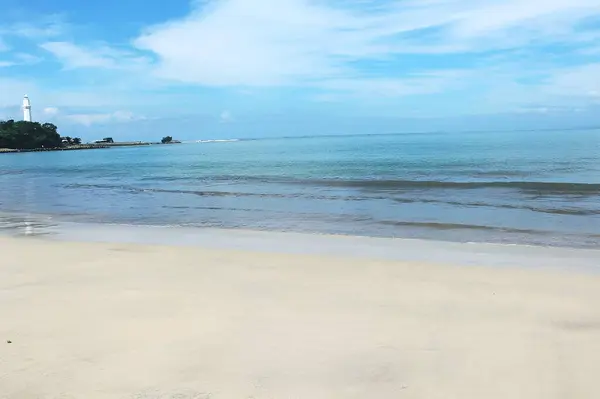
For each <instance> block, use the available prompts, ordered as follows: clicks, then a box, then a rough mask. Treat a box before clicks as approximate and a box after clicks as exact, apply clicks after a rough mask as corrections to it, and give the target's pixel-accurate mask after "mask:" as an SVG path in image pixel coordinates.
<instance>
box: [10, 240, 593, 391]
mask: <svg viewBox="0 0 600 399" xmlns="http://www.w3.org/2000/svg"><path fill="white" fill-rule="evenodd" d="M315 240H318V238H315ZM348 242H349V243H353V241H352V240H350V241H348ZM361 242H363V243H367V241H366V239H365V240H364V241H361ZM349 245H352V246H354V244H349ZM364 245H369V244H368V243H367V244H364ZM469 248H470V249H469V251H477V247H469ZM429 251H431V259H435V260H436V261H435V262H433V263H428V262H424V261H414V260H412V261H402V260H391V259H388V260H384V259H376V257H358V256H354V255H353V254H352V252H351V251H349V252H348V255H346V256H344V255H343V254H315V253H313V254H310V255H308V254H300V253H293V254H292V253H288V254H286V253H267V252H265V251H262V252H254V251H250V250H247V249H225V248H210V249H208V248H204V249H202V248H199V247H186V246H172V245H171V246H159V245H149V244H145V245H144V244H134V243H127V244H125V243H120V244H117V243H76V242H61V241H50V240H42V239H39V238H30V237H27V238H0V253H1V255H0V339H1V340H0V397H1V398H11V399H12V398H19V399H21V398H27V399H29V398H44V399H46V398H61V399H64V398H91V399H95V398H231V399H234V398H235V399H237V398H255V399H259V398H277V399H279V398H313V399H315V398H361V399H362V398H425V399H436V398H439V399H452V398H456V399H470V398H473V399H480V398H487V399H495V398H498V399H506V398H511V399H512V398H524V399H525V398H527V399H536V398H540V399H542V398H543V399H548V398H569V399H571V398H573V399H576V398H590V399H592V398H598V397H600V387H599V385H598V384H597V382H596V380H597V372H596V370H595V369H596V365H597V364H599V363H600V308H599V307H598V303H600V289H599V288H600V275H598V274H594V273H586V272H583V271H581V270H572V271H568V269H569V258H568V256H565V257H564V258H562V260H561V262H563V263H564V266H565V268H564V270H555V269H546V268H544V267H543V265H541V267H540V268H536V269H532V268H518V267H509V268H502V267H490V266H471V265H466V266H459V265H453V264H450V263H453V262H450V261H448V262H443V261H441V260H440V259H439V257H435V256H434V255H435V254H434V252H435V244H431V245H430V247H429ZM507 251H508V249H507ZM495 256H497V257H498V258H500V259H501V258H502V253H501V252H498V253H496V255H495ZM424 258H427V256H425V257H424ZM530 260H531V259H530ZM513 266H518V265H513ZM7 341H10V342H11V343H8V342H7Z"/></svg>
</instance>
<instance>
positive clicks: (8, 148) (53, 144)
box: [0, 120, 181, 153]
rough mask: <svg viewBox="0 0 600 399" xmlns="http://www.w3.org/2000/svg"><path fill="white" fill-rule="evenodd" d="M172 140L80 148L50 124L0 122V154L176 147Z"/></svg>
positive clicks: (105, 141) (77, 141)
mask: <svg viewBox="0 0 600 399" xmlns="http://www.w3.org/2000/svg"><path fill="white" fill-rule="evenodd" d="M179 143H181V141H178V140H173V137H171V136H166V137H163V138H162V140H161V141H160V142H144V141H127V142H116V141H114V140H113V138H112V137H105V138H104V139H102V140H97V141H95V142H94V143H89V144H82V143H81V139H80V138H79V137H73V138H71V137H69V136H66V137H61V135H60V134H59V133H58V128H57V126H56V125H54V124H52V123H43V124H41V123H39V122H27V121H14V120H7V121H0V153H10V152H32V151H64V150H86V149H96V148H110V147H123V146H145V145H152V144H179Z"/></svg>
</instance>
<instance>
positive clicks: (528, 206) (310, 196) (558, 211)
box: [64, 183, 600, 216]
mask: <svg viewBox="0 0 600 399" xmlns="http://www.w3.org/2000/svg"><path fill="white" fill-rule="evenodd" d="M64 187H65V188H70V189H106V190H121V191H126V192H129V193H131V194H144V193H159V194H188V195H194V196H199V197H233V198H249V197H255V198H265V199H266V198H273V199H294V198H302V199H304V200H317V201H340V202H353V201H393V202H395V203H397V204H434V205H451V206H456V207H485V208H499V209H514V210H524V211H531V212H536V213H547V214H555V215H566V216H594V215H600V209H597V208H593V209H590V208H578V207H567V206H565V207H543V206H540V204H535V203H529V202H522V203H513V204H511V203H497V202H485V201H460V200H452V199H450V198H448V199H444V198H420V197H413V198H399V197H395V196H393V195H390V196H387V195H370V194H365V195H351V194H337V195H336V194H333V193H332V194H315V193H312V192H291V193H281V192H280V193H264V192H242V191H217V190H182V189H166V188H148V187H146V188H142V187H135V186H130V185H119V184H114V185H113V184H93V183H90V184H88V183H75V184H68V185H65V186H64Z"/></svg>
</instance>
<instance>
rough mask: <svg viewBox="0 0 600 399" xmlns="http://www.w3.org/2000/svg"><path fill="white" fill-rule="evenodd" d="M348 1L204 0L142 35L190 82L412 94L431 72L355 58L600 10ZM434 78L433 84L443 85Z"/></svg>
mask: <svg viewBox="0 0 600 399" xmlns="http://www.w3.org/2000/svg"><path fill="white" fill-rule="evenodd" d="M344 3H345V7H341V4H343V3H342V2H336V1H331V0H330V1H319V2H315V1H309V0H277V1H273V0H253V1H249V0H220V1H214V0H213V1H202V2H199V3H197V7H196V9H195V10H194V11H193V12H192V13H191V14H190V15H189V16H187V17H186V18H183V19H178V20H173V21H170V22H168V23H165V24H161V25H157V26H154V27H150V28H149V29H147V31H146V32H145V33H144V34H142V35H141V36H140V37H138V38H137V39H136V40H135V41H134V44H135V45H136V46H137V47H138V48H140V49H143V50H147V51H151V52H153V53H154V54H156V56H157V57H158V59H159V62H158V65H157V66H156V68H155V70H154V73H155V74H156V75H157V76H160V77H162V78H167V79H172V80H176V81H182V82H186V83H195V84H200V85H210V86H278V85H299V84H301V85H311V86H318V87H323V86H337V87H339V88H342V86H343V88H344V89H352V88H353V87H354V88H357V87H358V88H364V87H366V86H369V87H379V88H386V87H391V88H392V89H391V91H392V92H397V93H400V94H404V93H407V92H408V93H409V94H410V93H411V92H413V91H415V90H416V91H419V92H420V91H421V90H420V89H419V88H418V85H419V83H421V82H422V81H423V80H422V78H421V77H417V78H416V79H415V77H412V76H409V77H406V76H403V75H402V74H399V73H397V72H394V71H393V70H392V71H387V76H385V79H383V81H379V80H377V79H375V80H370V79H365V76H364V71H363V68H359V67H356V66H355V62H356V61H361V62H369V61H373V60H390V59H391V58H393V57H399V56H401V55H403V54H418V53H420V54H436V53H437V54H444V53H465V52H481V51H488V50H494V49H502V48H513V47H522V46H526V45H528V44H530V43H539V42H545V43H552V42H564V41H565V40H575V38H576V36H577V35H576V32H575V30H576V29H575V26H576V24H577V23H579V22H580V21H582V20H583V19H585V18H586V17H590V16H594V15H597V14H598V13H600V2H598V1H597V0H529V1H527V2H524V1H522V0H509V1H506V0H502V1H500V0H425V1H424V0H418V1H417V0H396V1H390V2H388V3H386V4H385V5H381V4H377V3H376V2H373V1H360V0H356V1H350V2H344ZM396 61H398V59H396ZM367 68H368V67H367ZM423 68H424V69H426V68H427V66H424V67H423ZM407 78H408V79H409V80H408V81H404V79H407ZM451 78H452V77H450V76H448V77H447V79H446V80H449V79H451ZM362 79H365V80H363V81H362V82H361V81H360V80H362ZM441 80H444V79H443V78H436V81H441ZM324 82H326V83H324ZM426 82H427V86H428V89H426V90H425V91H427V92H432V91H435V90H440V89H441V88H435V87H433V86H432V85H431V82H430V81H429V80H427V81H426ZM375 91H380V90H379V89H375Z"/></svg>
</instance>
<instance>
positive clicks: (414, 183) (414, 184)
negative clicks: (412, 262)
mask: <svg viewBox="0 0 600 399" xmlns="http://www.w3.org/2000/svg"><path fill="white" fill-rule="evenodd" d="M291 182H292V181H291ZM295 183H300V184H310V185H315V186H328V187H343V188H364V189H378V190H403V189H462V190H472V189H482V188H483V189H485V188H504V189H517V190H521V191H528V192H538V193H543V194H580V195H598V194H600V184H594V183H567V182H535V181H472V182H455V181H435V180H342V179H307V180H298V181H295Z"/></svg>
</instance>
